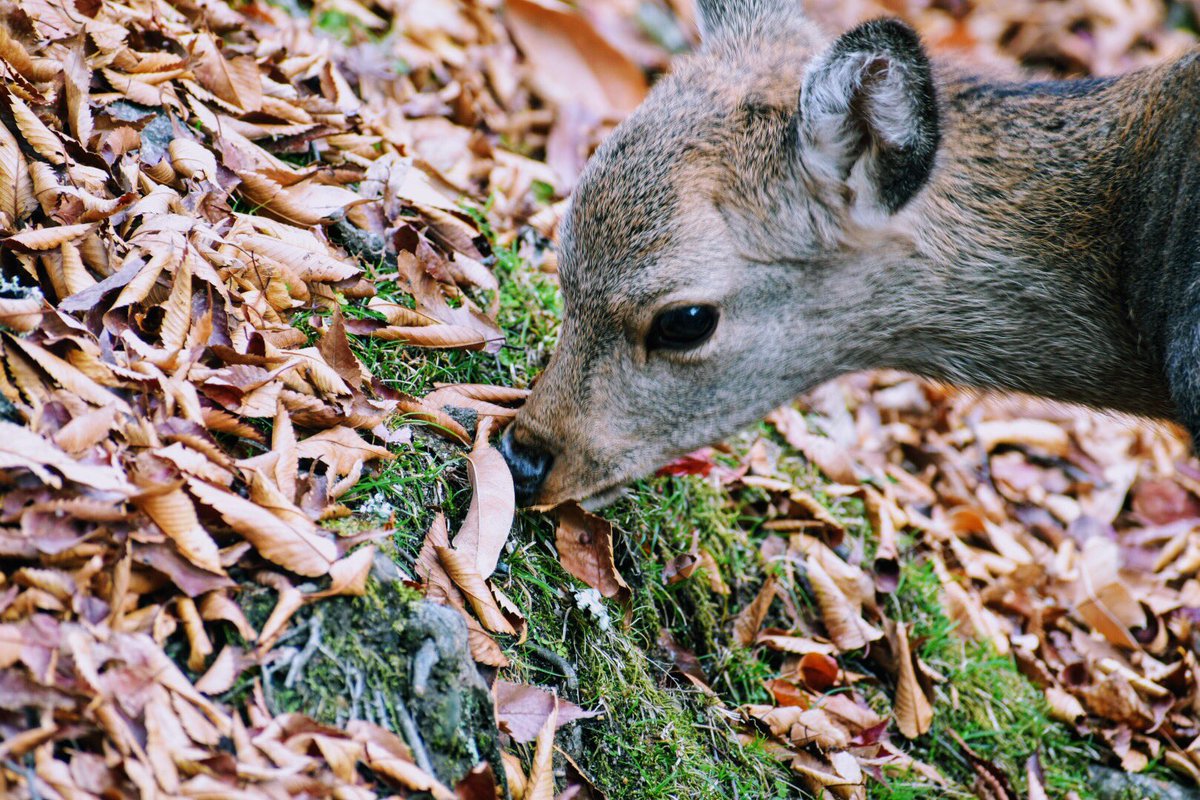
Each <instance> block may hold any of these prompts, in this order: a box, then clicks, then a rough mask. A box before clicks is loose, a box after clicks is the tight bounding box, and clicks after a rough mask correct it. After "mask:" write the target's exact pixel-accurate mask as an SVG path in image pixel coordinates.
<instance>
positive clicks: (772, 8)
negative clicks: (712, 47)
mask: <svg viewBox="0 0 1200 800" xmlns="http://www.w3.org/2000/svg"><path fill="white" fill-rule="evenodd" d="M696 6H697V11H698V13H699V22H700V32H701V34H702V35H703V37H704V39H705V40H709V39H713V38H716V37H720V36H726V35H732V36H737V37H746V36H748V35H749V34H750V33H751V32H752V31H753V30H754V28H755V26H756V24H766V25H769V24H771V21H776V22H779V21H786V22H790V21H795V20H798V19H800V18H801V17H803V16H804V11H803V9H802V7H801V5H800V0H697V3H696Z"/></svg>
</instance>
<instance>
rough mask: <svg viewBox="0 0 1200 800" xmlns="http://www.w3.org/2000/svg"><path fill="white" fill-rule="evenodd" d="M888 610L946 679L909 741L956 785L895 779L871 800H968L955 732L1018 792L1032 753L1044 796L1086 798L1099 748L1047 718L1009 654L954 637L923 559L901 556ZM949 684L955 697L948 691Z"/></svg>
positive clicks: (967, 777)
mask: <svg viewBox="0 0 1200 800" xmlns="http://www.w3.org/2000/svg"><path fill="white" fill-rule="evenodd" d="M888 613H889V615H891V616H892V617H893V618H895V619H897V620H903V621H906V622H910V623H912V625H913V632H912V638H913V641H914V642H916V643H919V644H918V649H919V652H920V656H921V658H922V659H923V660H924V661H925V662H926V663H927V664H929V665H930V666H931V667H933V668H934V669H936V670H937V671H939V672H940V673H941V674H943V675H944V676H946V678H947V683H946V684H942V685H939V686H938V688H937V696H936V699H935V702H934V719H933V727H932V728H931V729H930V731H929V733H928V734H926V735H925V736H923V737H921V738H920V739H918V740H917V741H916V742H915V743H914V747H913V748H912V749H911V752H912V755H913V757H914V758H918V759H920V760H923V761H925V762H926V763H929V764H935V765H937V767H938V769H940V770H941V771H942V773H943V774H944V775H945V776H946V777H948V778H950V779H951V780H953V781H955V782H956V784H957V785H958V786H957V788H956V790H955V791H954V792H951V793H947V792H944V791H942V790H940V789H936V787H930V786H929V785H928V784H924V783H920V782H919V781H915V780H911V779H905V778H898V779H894V780H892V781H890V782H889V783H887V784H885V785H883V786H881V787H879V790H878V791H876V792H873V793H872V796H873V797H878V798H881V799H882V798H886V800H901V799H905V800H906V799H907V798H924V797H955V796H961V797H973V796H974V794H973V792H971V791H969V787H970V786H971V785H972V783H973V782H974V776H973V773H972V771H971V768H970V766H969V764H968V763H967V761H966V758H965V756H964V755H963V753H962V749H961V748H960V747H959V746H958V745H957V744H956V743H955V742H954V740H953V739H952V738H951V736H950V731H954V732H956V733H957V734H958V735H959V736H960V737H962V739H963V741H965V742H966V743H967V744H968V745H969V746H970V747H971V748H972V749H973V750H975V752H977V753H978V754H979V755H981V756H983V757H984V758H987V759H990V760H991V761H993V763H995V764H996V766H997V767H999V768H1000V769H1001V770H1002V771H1003V772H1004V773H1005V774H1006V775H1008V776H1009V777H1010V778H1011V779H1012V780H1013V783H1014V784H1015V785H1016V787H1017V789H1018V793H1019V794H1021V796H1024V792H1025V789H1026V786H1025V762H1026V760H1027V759H1028V758H1029V757H1030V756H1031V755H1033V754H1034V753H1038V754H1039V755H1040V758H1041V761H1042V766H1043V768H1044V769H1045V776H1046V789H1047V791H1048V792H1049V793H1050V796H1051V797H1061V796H1062V795H1063V794H1065V793H1067V792H1069V791H1076V792H1079V793H1080V794H1081V796H1084V797H1087V796H1088V792H1087V784H1088V773H1087V768H1088V764H1089V763H1094V762H1095V761H1097V760H1098V758H1099V752H1098V751H1097V749H1096V748H1095V746H1094V745H1092V743H1091V742H1090V741H1089V740H1086V739H1081V738H1079V737H1078V736H1076V735H1075V733H1074V732H1073V731H1071V730H1070V729H1068V728H1067V727H1066V726H1064V725H1063V724H1062V723H1060V722H1057V721H1055V720H1053V719H1051V717H1050V709H1049V707H1048V705H1047V704H1046V701H1045V698H1044V697H1043V695H1042V693H1041V692H1040V691H1038V690H1037V688H1035V687H1034V686H1033V685H1032V684H1030V683H1029V682H1028V681H1027V680H1026V679H1025V677H1024V676H1022V675H1021V673H1020V672H1019V671H1018V670H1017V666H1016V664H1015V663H1014V662H1013V659H1012V658H1011V657H1009V656H1001V655H999V654H997V653H996V652H995V650H994V649H993V648H992V647H991V645H990V644H985V643H982V642H975V641H969V640H966V639H964V638H963V637H961V636H959V635H958V633H957V632H956V631H955V624H954V623H953V622H952V621H951V620H950V619H949V618H947V617H946V614H945V612H944V610H943V609H942V606H941V599H940V591H939V582H938V579H937V576H936V575H935V574H934V571H933V567H932V566H931V565H929V564H927V563H918V562H914V561H911V560H909V561H907V562H905V563H904V564H903V567H902V571H901V582H900V586H899V588H898V590H897V592H896V594H895V595H894V596H893V597H892V598H891V604H890V607H889V608H888ZM951 687H953V689H954V691H955V694H956V697H952V696H951V691H950V688H951Z"/></svg>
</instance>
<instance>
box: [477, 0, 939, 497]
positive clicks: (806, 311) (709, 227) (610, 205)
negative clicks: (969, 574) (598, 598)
mask: <svg viewBox="0 0 1200 800" xmlns="http://www.w3.org/2000/svg"><path fill="white" fill-rule="evenodd" d="M699 5H700V14H701V27H702V30H703V34H704V45H703V47H702V48H701V49H700V51H699V52H698V53H696V54H694V55H692V56H690V57H688V58H686V59H683V60H682V61H681V63H679V64H678V65H677V66H676V68H675V69H674V71H673V73H672V74H671V75H670V76H669V77H667V78H665V79H663V80H662V81H661V82H660V83H659V84H658V85H657V86H656V87H655V89H654V90H653V91H652V92H651V94H650V96H649V97H648V98H647V100H646V102H645V103H644V104H643V105H642V106H641V107H640V108H639V109H638V110H637V111H636V112H635V113H634V114H633V115H631V116H630V118H629V119H628V120H626V121H625V122H624V123H623V124H621V125H620V126H619V127H618V128H617V130H616V131H615V132H614V133H613V134H612V135H611V136H610V137H609V138H608V140H607V141H606V142H605V143H604V145H603V146H602V147H601V148H600V149H599V151H598V152H597V153H596V155H595V156H594V157H593V159H592V160H591V162H590V163H589V165H588V166H587V168H586V170H585V171H584V174H583V176H582V177H581V180H580V182H579V185H578V188H577V189H576V191H575V194H574V196H573V198H572V201H571V204H570V208H569V211H568V212H567V215H566V217H565V219H564V221H563V224H562V226H561V236H560V257H559V264H560V277H561V286H562V293H563V301H564V319H563V326H562V333H561V339H560V343H559V346H558V350H557V352H556V353H555V355H554V356H553V358H552V360H551V362H550V364H549V366H548V367H547V369H546V371H545V373H544V374H543V375H542V376H541V378H540V380H539V381H538V382H537V384H536V386H535V388H534V390H533V393H532V395H531V396H530V398H529V400H528V401H527V403H526V404H525V407H524V409H523V410H522V411H521V413H520V414H519V415H518V417H517V418H516V420H515V422H514V423H513V424H512V426H510V428H509V430H508V431H507V433H506V435H505V437H504V440H503V442H502V445H501V448H502V452H503V453H504V454H505V457H506V459H507V460H508V463H509V465H510V467H511V468H512V471H513V474H514V477H515V481H516V485H517V490H518V495H519V497H520V499H522V500H523V501H524V502H525V503H536V504H545V505H550V504H556V503H559V502H562V501H566V500H572V499H574V500H583V501H587V503H588V504H589V505H593V506H596V505H602V504H603V503H604V502H606V501H608V500H609V499H611V498H612V497H613V496H614V495H615V492H616V491H617V490H619V488H620V487H621V486H622V485H624V484H625V483H628V482H629V481H631V480H634V479H636V478H639V477H641V476H644V475H646V474H648V473H650V472H652V471H653V470H654V469H655V468H657V467H659V466H661V465H662V464H664V463H666V462H668V461H670V460H671V459H672V458H675V457H677V456H679V455H682V454H684V453H686V452H689V451H691V450H694V449H695V448H697V447H699V446H702V445H704V444H708V443H711V442H714V441H717V440H719V439H720V438H722V437H724V436H727V435H729V434H731V433H733V432H735V431H736V430H738V429H739V428H741V427H744V426H745V425H747V424H749V423H752V422H754V421H755V420H756V419H758V418H760V417H761V416H763V415H764V414H766V413H767V412H768V411H770V410H771V409H772V408H774V407H776V406H778V405H780V404H782V403H784V402H786V401H788V400H789V399H791V398H793V397H795V396H796V395H797V394H799V393H801V392H803V391H805V390H807V389H809V388H811V387H813V386H814V385H816V384H818V383H820V382H822V381H825V380H827V379H829V378H832V377H834V376H835V375H837V374H840V373H842V372H846V371H849V370H853V369H859V368H864V367H867V366H872V365H874V364H875V363H877V362H878V361H879V360H880V358H881V353H882V352H883V351H884V350H886V348H887V339H886V335H885V333H884V331H882V330H881V329H880V326H879V325H877V324H876V323H875V322H873V321H872V320H871V319H868V318H867V317H865V316H863V315H862V314H861V313H860V309H861V308H862V307H863V305H864V304H866V303H868V302H870V303H878V295H879V292H880V289H881V287H880V285H879V284H880V282H881V280H886V278H884V277H883V275H884V273H881V272H880V269H879V265H880V264H881V263H887V262H889V261H895V260H898V259H899V258H900V257H901V256H902V253H903V251H904V249H905V247H906V246H907V245H906V244H905V242H904V239H903V237H897V236H896V235H894V234H893V233H892V231H891V226H890V221H891V220H892V218H893V217H894V216H895V215H896V214H897V213H898V212H899V211H900V210H901V209H902V208H903V207H904V206H905V205H906V204H907V203H908V202H909V201H910V200H911V199H912V197H913V196H914V195H915V194H916V193H917V192H918V191H919V190H920V189H921V187H922V186H923V184H924V183H925V182H926V180H927V178H928V176H929V174H930V171H931V170H932V168H933V165H934V160H935V155H936V153H937V149H938V143H939V126H938V106H937V102H936V100H935V95H934V85H933V81H932V78H931V75H930V66H929V61H928V59H927V57H926V55H925V53H924V51H923V50H922V47H921V44H920V42H919V40H918V38H917V35H916V34H915V33H914V32H913V31H912V30H911V29H910V28H908V27H907V26H905V25H904V24H903V23H901V22H898V21H895V20H878V21H875V22H870V23H866V24H864V25H862V26H860V27H858V28H855V29H854V30H852V31H850V32H848V33H846V34H844V35H843V36H841V37H840V38H837V39H836V40H833V41H832V42H828V41H826V40H825V39H823V38H822V36H821V34H820V33H819V32H818V31H817V30H816V28H815V27H814V26H813V25H812V24H811V23H809V22H807V21H806V20H805V19H804V18H803V15H802V12H801V9H800V7H799V4H798V2H797V0H700V3H699ZM898 280H899V278H898ZM892 288H893V287H889V291H891V290H892ZM896 291H902V289H901V288H899V287H896Z"/></svg>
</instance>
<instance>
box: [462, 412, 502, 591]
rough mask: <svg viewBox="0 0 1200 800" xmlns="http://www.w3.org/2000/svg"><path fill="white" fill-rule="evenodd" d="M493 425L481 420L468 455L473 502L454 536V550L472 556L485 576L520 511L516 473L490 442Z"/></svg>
mask: <svg viewBox="0 0 1200 800" xmlns="http://www.w3.org/2000/svg"><path fill="white" fill-rule="evenodd" d="M491 427H492V426H491V420H490V419H488V418H484V419H483V420H482V421H480V423H479V428H478V430H477V431H476V432H475V446H474V447H473V448H472V449H471V452H470V453H469V454H468V455H467V476H468V477H469V479H470V481H471V489H472V492H471V504H470V506H469V507H468V508H467V516H466V519H464V520H463V524H462V527H460V528H459V529H458V533H457V534H455V536H454V549H455V550H458V551H459V552H460V553H465V554H467V555H469V556H470V557H472V558H473V559H474V561H475V569H476V570H477V571H478V572H479V574H480V575H481V576H483V577H484V578H489V577H491V575H492V573H493V572H495V571H496V564H497V563H498V562H499V561H500V554H501V553H502V552H503V551H504V544H505V542H507V541H508V532H509V530H510V529H511V528H512V521H513V515H514V514H515V513H516V498H515V495H514V493H513V480H512V474H511V473H510V472H509V470H508V465H507V464H506V463H505V462H504V457H503V456H501V455H500V452H499V451H498V450H496V448H494V447H492V445H491V444H490V443H489V442H488V435H489V434H490V432H491Z"/></svg>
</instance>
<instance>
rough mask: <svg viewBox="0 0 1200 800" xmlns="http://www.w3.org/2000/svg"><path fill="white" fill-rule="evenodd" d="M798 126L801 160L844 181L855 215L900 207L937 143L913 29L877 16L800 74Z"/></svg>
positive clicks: (929, 82) (928, 78) (934, 111)
mask: <svg viewBox="0 0 1200 800" xmlns="http://www.w3.org/2000/svg"><path fill="white" fill-rule="evenodd" d="M800 129H801V146H802V148H803V150H802V154H801V155H802V158H803V159H804V161H805V163H806V164H807V165H808V166H809V168H810V169H812V170H814V171H815V172H817V173H818V174H820V175H822V176H823V177H828V178H832V179H835V180H838V181H842V182H845V183H847V184H848V185H849V186H850V187H851V188H852V189H853V190H854V192H855V198H854V205H855V208H856V210H860V211H864V212H871V211H882V212H884V213H886V214H892V213H895V212H896V211H898V210H900V208H902V207H903V206H904V204H905V203H907V202H908V201H909V200H910V199H912V197H913V195H915V194H916V193H917V192H918V191H919V190H920V188H921V187H922V186H923V185H924V184H925V181H926V180H927V179H928V178H929V173H930V172H931V171H932V169H933V163H934V157H935V156H936V154H937V148H938V143H939V141H940V138H941V134H940V131H939V125H938V107H937V97H936V95H935V92H934V86H933V76H932V74H931V70H930V66H929V57H928V56H927V55H926V54H925V50H924V48H922V47H921V40H920V38H919V37H918V36H917V33H916V31H914V30H913V29H912V28H910V27H908V26H907V25H905V24H904V23H903V22H900V21H899V20H894V19H880V20H875V21H873V22H867V23H864V24H862V25H859V26H858V27H857V28H854V29H853V30H851V31H849V32H848V33H845V34H843V35H842V36H841V37H840V38H839V39H837V40H836V41H835V42H834V43H833V45H832V46H830V48H829V49H828V50H827V51H826V52H825V53H824V55H821V56H819V57H818V58H817V59H816V60H815V61H814V62H813V63H812V65H811V66H810V67H809V69H808V72H807V74H806V75H805V78H804V87H803V90H802V92H801V97H800Z"/></svg>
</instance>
